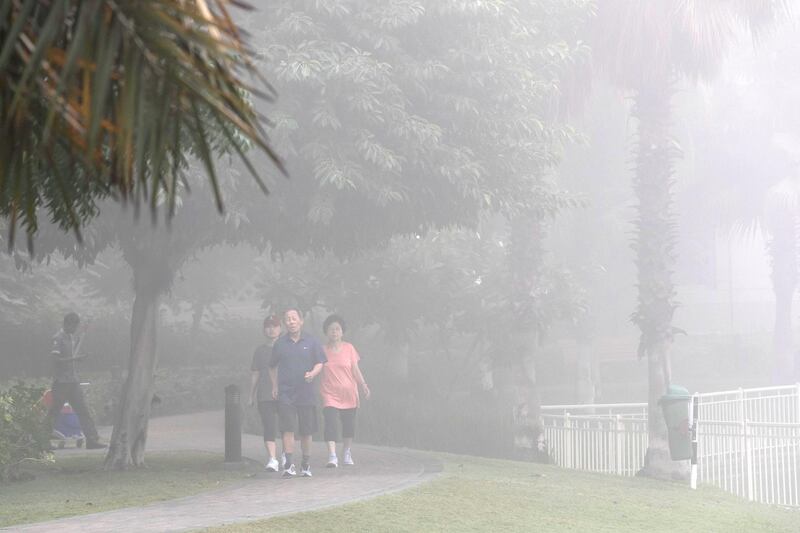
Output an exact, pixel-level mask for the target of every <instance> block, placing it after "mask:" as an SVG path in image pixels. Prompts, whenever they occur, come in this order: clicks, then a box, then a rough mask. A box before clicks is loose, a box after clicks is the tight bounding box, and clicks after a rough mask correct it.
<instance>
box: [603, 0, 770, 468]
mask: <svg viewBox="0 0 800 533" xmlns="http://www.w3.org/2000/svg"><path fill="white" fill-rule="evenodd" d="M782 4H783V2H781V1H778V0H776V1H769V0H768V1H764V2H746V1H738V0H730V1H724V2H705V1H685V2H670V1H666V0H657V1H645V0H635V1H628V0H609V1H605V2H602V3H601V4H600V5H599V6H598V19H597V32H596V33H597V38H596V43H595V46H594V50H595V57H596V58H597V62H598V66H599V67H600V68H601V69H602V70H604V71H605V72H606V73H607V74H608V75H609V76H610V77H611V78H612V79H613V80H614V81H615V82H616V83H618V84H619V85H620V86H622V87H624V88H625V89H628V90H630V91H631V92H632V93H633V108H632V111H631V115H632V116H633V117H634V118H635V119H636V120H637V125H638V132H637V140H636V144H635V146H634V147H633V149H632V151H633V157H632V159H633V162H634V173H635V175H634V191H635V194H636V197H637V201H638V205H637V216H636V219H635V227H636V230H635V237H634V241H633V247H634V250H635V252H636V264H637V269H638V290H639V295H638V306H637V309H636V311H635V312H634V314H633V316H632V320H633V322H634V323H635V324H636V325H637V326H638V327H639V329H640V331H641V337H640V344H639V357H640V358H644V357H646V358H647V361H648V376H649V377H648V390H649V398H648V434H649V446H648V450H647V454H646V457H645V466H644V472H645V473H646V474H648V475H651V476H655V477H671V476H672V475H673V474H675V472H674V469H675V466H674V465H673V463H672V461H671V460H670V458H669V452H668V450H667V436H666V425H665V424H664V419H663V416H662V414H661V409H660V406H659V405H658V399H659V398H660V397H661V396H662V395H663V394H665V393H666V389H667V387H668V385H669V383H670V379H671V377H670V357H669V350H670V345H671V343H672V338H673V335H674V334H675V328H674V327H673V325H672V316H673V313H674V310H675V301H674V297H675V289H674V285H673V282H672V271H673V268H674V264H675V253H674V249H675V234H674V228H675V220H674V214H673V209H672V202H673V187H674V175H673V172H674V166H675V162H676V160H677V159H678V158H679V157H680V153H681V152H680V147H679V146H678V145H677V143H676V142H674V140H673V139H672V137H671V136H670V133H669V124H670V119H671V102H672V95H673V92H674V90H675V87H676V83H677V82H678V81H679V80H680V79H681V78H684V77H687V78H689V79H692V80H694V79H697V78H698V77H700V76H705V77H707V76H711V75H713V74H714V73H715V72H716V70H717V69H718V67H719V65H720V63H721V62H722V60H723V58H724V55H725V52H726V50H727V48H728V46H729V45H730V43H731V42H732V41H733V40H734V39H735V38H736V35H737V32H739V31H741V29H742V28H747V29H750V30H751V31H753V32H754V33H756V32H757V31H758V30H759V28H761V27H762V26H763V25H764V24H765V23H769V22H771V21H772V20H774V18H775V16H776V15H777V11H778V9H779V7H780V6H781V5H782Z"/></svg>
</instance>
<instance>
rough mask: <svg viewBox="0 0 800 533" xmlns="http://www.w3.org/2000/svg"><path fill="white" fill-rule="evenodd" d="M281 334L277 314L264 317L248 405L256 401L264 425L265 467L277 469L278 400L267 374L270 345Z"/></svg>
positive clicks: (253, 367) (254, 360)
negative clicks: (261, 342)
mask: <svg viewBox="0 0 800 533" xmlns="http://www.w3.org/2000/svg"><path fill="white" fill-rule="evenodd" d="M280 334H281V319H280V318H279V317H278V315H270V316H268V317H267V318H265V319H264V337H266V339H267V341H266V342H265V343H264V344H262V345H261V346H259V347H258V348H256V351H255V353H254V354H253V363H252V364H251V365H250V370H251V371H252V373H251V378H250V406H253V405H254V404H255V403H256V401H258V414H260V415H261V425H262V426H263V427H264V446H265V447H266V449H267V454H268V455H269V460H268V461H267V465H266V469H267V471H269V472H277V471H278V466H279V465H278V459H277V458H276V447H275V436H276V435H277V433H278V431H277V429H278V428H277V424H276V420H277V418H278V401H277V400H274V399H273V398H272V380H271V379H270V376H269V363H270V361H271V360H272V345H273V344H275V340H276V339H277V338H278V337H279V336H280Z"/></svg>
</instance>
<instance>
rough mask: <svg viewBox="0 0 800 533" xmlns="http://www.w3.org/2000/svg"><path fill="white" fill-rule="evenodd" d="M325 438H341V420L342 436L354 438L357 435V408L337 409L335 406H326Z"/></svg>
mask: <svg viewBox="0 0 800 533" xmlns="http://www.w3.org/2000/svg"><path fill="white" fill-rule="evenodd" d="M322 412H323V415H324V416H325V440H326V441H338V440H339V420H341V421H342V437H343V438H345V439H352V438H353V437H355V435H356V410H355V408H354V409H337V408H335V407H325V408H324V409H323V410H322Z"/></svg>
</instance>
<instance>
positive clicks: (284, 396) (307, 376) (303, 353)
mask: <svg viewBox="0 0 800 533" xmlns="http://www.w3.org/2000/svg"><path fill="white" fill-rule="evenodd" d="M283 321H284V325H285V326H286V334H285V335H283V336H282V337H281V338H279V339H278V340H277V341H276V342H275V345H274V346H273V347H272V361H271V363H270V378H271V379H272V386H273V387H272V397H273V398H275V399H277V400H278V418H279V424H280V428H281V432H282V434H283V451H284V453H285V455H286V460H285V466H284V470H283V475H284V477H294V476H295V475H297V472H296V470H295V466H294V462H293V457H292V455H293V453H294V435H295V433H298V434H299V435H300V447H301V449H302V452H303V458H302V462H301V464H300V466H301V472H300V473H301V475H303V476H304V477H311V465H310V463H309V461H310V459H311V436H312V435H313V434H314V432H316V431H317V407H316V406H317V393H316V390H315V387H314V378H315V377H316V376H317V375H318V374H319V373H320V371H322V365H323V364H324V363H325V352H324V350H323V349H322V346H321V345H320V343H319V342H318V341H317V340H316V339H315V338H313V337H311V336H310V335H306V334H305V333H303V316H302V315H301V314H300V311H299V310H297V309H295V308H291V309H288V310H287V311H286V312H285V313H284V314H283Z"/></svg>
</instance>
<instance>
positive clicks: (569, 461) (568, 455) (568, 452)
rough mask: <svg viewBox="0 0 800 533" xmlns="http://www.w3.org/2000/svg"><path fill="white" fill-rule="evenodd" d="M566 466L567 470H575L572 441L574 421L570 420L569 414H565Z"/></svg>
mask: <svg viewBox="0 0 800 533" xmlns="http://www.w3.org/2000/svg"><path fill="white" fill-rule="evenodd" d="M564 430H565V431H564V433H565V437H566V438H565V439H564V466H565V467H566V468H573V466H572V460H573V457H572V441H573V437H574V435H573V432H572V420H570V418H569V413H564Z"/></svg>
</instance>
